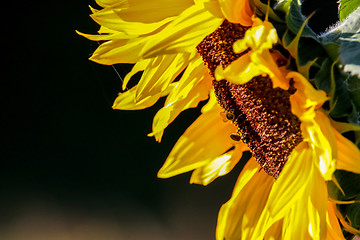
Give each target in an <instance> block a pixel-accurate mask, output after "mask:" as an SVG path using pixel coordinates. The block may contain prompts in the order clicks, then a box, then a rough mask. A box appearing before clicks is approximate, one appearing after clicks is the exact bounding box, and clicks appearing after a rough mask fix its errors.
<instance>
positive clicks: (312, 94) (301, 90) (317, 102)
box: [286, 72, 328, 122]
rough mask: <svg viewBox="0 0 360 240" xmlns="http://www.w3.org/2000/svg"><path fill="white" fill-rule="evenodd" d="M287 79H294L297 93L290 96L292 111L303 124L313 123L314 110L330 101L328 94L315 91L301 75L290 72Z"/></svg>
mask: <svg viewBox="0 0 360 240" xmlns="http://www.w3.org/2000/svg"><path fill="white" fill-rule="evenodd" d="M286 78H287V79H293V80H294V82H295V83H294V87H295V88H296V92H295V93H294V94H293V95H291V96H290V102H291V111H292V112H293V113H294V114H295V115H296V116H297V117H298V118H299V119H300V120H301V122H312V121H313V119H314V117H315V112H314V110H315V109H316V108H317V107H318V106H321V105H322V104H323V103H324V102H326V101H327V100H328V97H327V96H326V93H325V92H324V91H322V90H317V89H315V88H314V87H313V86H312V85H311V83H310V82H309V81H308V80H307V79H306V78H305V77H304V76H302V75H301V74H300V73H297V72H289V73H288V74H287V76H286Z"/></svg>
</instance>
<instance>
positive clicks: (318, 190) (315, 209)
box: [299, 171, 328, 240]
mask: <svg viewBox="0 0 360 240" xmlns="http://www.w3.org/2000/svg"><path fill="white" fill-rule="evenodd" d="M309 190H310V191H309V192H310V197H307V196H306V195H305V196H306V197H304V198H303V199H304V200H306V199H308V201H309V204H308V207H307V210H308V216H309V223H308V230H309V234H310V236H311V237H312V238H313V239H314V240H315V239H316V240H320V239H325V237H326V228H327V227H326V213H327V202H328V194H327V187H326V183H325V181H324V179H323V177H322V175H321V173H320V172H318V171H314V172H313V174H312V175H311V180H310V181H309ZM301 200H302V199H301ZM301 200H299V201H301Z"/></svg>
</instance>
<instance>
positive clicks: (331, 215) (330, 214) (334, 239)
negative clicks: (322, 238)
mask: <svg viewBox="0 0 360 240" xmlns="http://www.w3.org/2000/svg"><path fill="white" fill-rule="evenodd" d="M327 207H328V211H327V216H326V223H327V231H326V233H327V236H326V239H328V240H345V238H344V235H343V234H342V231H341V228H340V224H339V221H338V219H337V217H336V214H335V208H336V206H335V204H333V203H331V202H329V203H328V205H327Z"/></svg>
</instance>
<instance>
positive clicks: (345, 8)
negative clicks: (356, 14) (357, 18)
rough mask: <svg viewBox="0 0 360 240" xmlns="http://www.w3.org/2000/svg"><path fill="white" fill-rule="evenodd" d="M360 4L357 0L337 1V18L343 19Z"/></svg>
mask: <svg viewBox="0 0 360 240" xmlns="http://www.w3.org/2000/svg"><path fill="white" fill-rule="evenodd" d="M359 6H360V1H359V0H340V1H339V19H340V21H342V20H344V19H345V18H346V17H347V16H348V15H350V14H351V13H352V12H353V11H355V9H357V8H358V7H359Z"/></svg>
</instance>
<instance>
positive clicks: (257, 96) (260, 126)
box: [197, 20, 302, 179]
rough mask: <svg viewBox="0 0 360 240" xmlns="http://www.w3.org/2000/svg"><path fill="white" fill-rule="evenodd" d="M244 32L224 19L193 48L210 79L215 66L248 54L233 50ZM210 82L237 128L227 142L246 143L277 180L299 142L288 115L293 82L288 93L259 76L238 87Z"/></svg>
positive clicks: (294, 121)
mask: <svg viewBox="0 0 360 240" xmlns="http://www.w3.org/2000/svg"><path fill="white" fill-rule="evenodd" d="M247 29H248V28H246V27H243V26H241V25H240V24H234V23H230V22H228V21H226V20H225V21H224V22H223V23H222V25H221V26H220V27H219V28H218V29H217V30H216V31H215V32H213V33H212V34H210V35H208V36H207V37H205V38H204V40H203V41H202V42H201V43H200V44H199V45H198V46H197V51H198V53H199V54H200V55H201V56H202V58H203V61H204V63H205V65H207V67H208V68H209V70H210V75H211V76H213V77H214V72H215V69H216V67H217V66H218V65H220V64H222V65H223V66H224V67H226V66H228V65H229V64H230V63H231V62H232V61H234V60H236V59H237V58H239V57H240V56H242V55H244V54H246V53H247V52H248V51H249V50H245V51H244V52H242V53H238V54H237V53H234V51H233V44H234V42H235V41H237V40H238V39H242V38H243V37H244V35H245V32H246V30H247ZM212 83H213V86H214V89H215V94H216V96H217V99H218V102H219V104H220V105H221V107H222V108H223V109H224V110H225V112H226V117H227V118H228V119H229V120H231V121H232V122H233V123H234V124H235V126H237V127H238V129H237V133H236V134H231V136H230V137H231V139H233V140H234V141H239V140H242V141H243V142H244V143H246V144H247V145H248V147H249V148H250V150H251V151H252V153H253V154H254V156H255V159H256V160H257V161H258V163H259V164H260V165H261V167H262V168H263V169H264V171H265V172H266V173H268V174H269V175H271V176H273V177H274V178H275V179H276V178H278V176H279V174H280V172H281V170H282V168H283V167H284V165H285V163H286V161H287V160H288V157H289V155H290V153H291V151H292V150H293V149H294V148H295V147H296V146H297V145H298V144H299V143H300V142H301V141H302V136H301V130H300V121H299V119H298V118H297V117H296V116H295V115H294V114H293V113H292V112H291V105H290V95H291V94H293V93H294V92H295V91H296V89H295V88H294V86H293V83H292V82H290V87H289V89H288V90H284V89H281V88H273V85H272V81H271V79H270V78H269V77H263V76H257V77H254V78H253V79H252V80H250V81H249V82H248V83H246V84H242V85H235V84H232V83H230V82H228V81H226V80H221V81H217V80H215V79H214V80H213V82H212Z"/></svg>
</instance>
